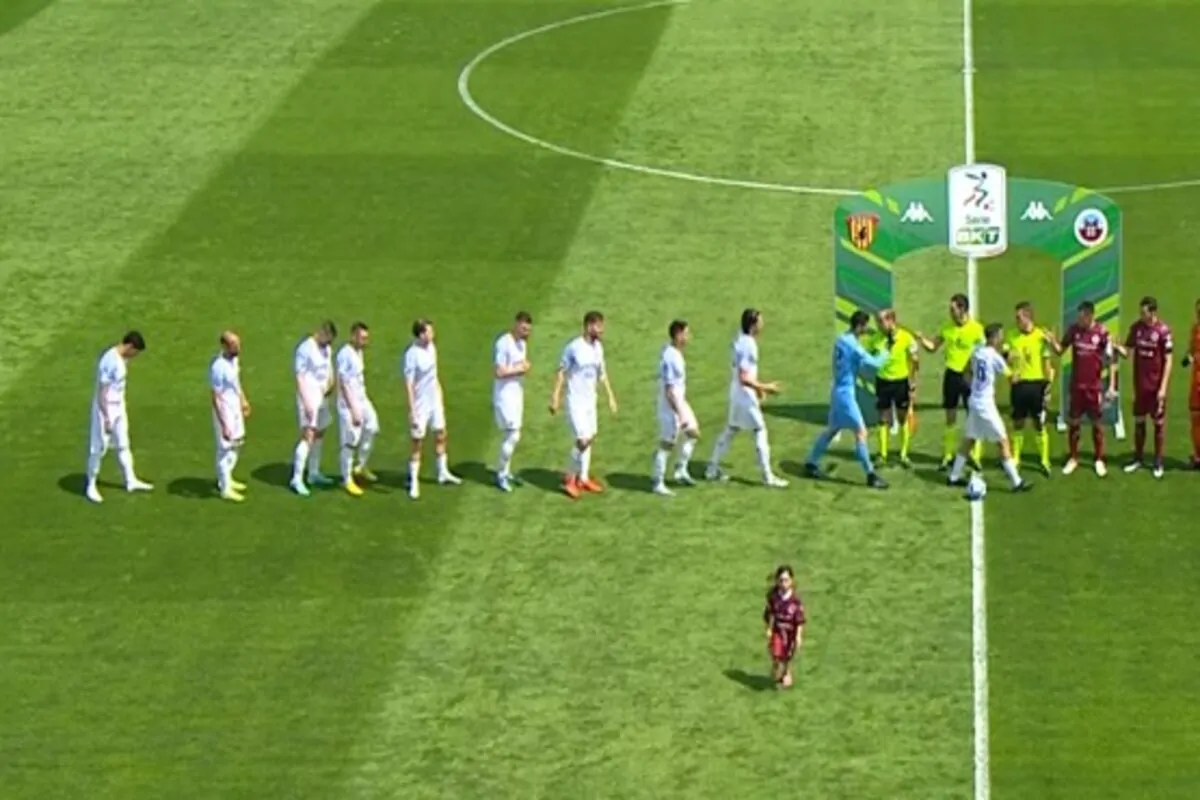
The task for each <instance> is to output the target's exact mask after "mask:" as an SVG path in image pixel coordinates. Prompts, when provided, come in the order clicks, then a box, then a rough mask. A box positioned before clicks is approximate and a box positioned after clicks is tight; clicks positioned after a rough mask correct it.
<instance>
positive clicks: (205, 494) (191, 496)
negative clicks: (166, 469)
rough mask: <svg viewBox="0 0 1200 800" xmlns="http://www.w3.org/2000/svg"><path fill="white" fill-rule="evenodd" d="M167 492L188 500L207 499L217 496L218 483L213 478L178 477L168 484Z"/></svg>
mask: <svg viewBox="0 0 1200 800" xmlns="http://www.w3.org/2000/svg"><path fill="white" fill-rule="evenodd" d="M167 494H169V495H173V496H174V497H183V498H186V499H188V500H206V499H209V498H212V497H216V496H217V494H218V493H217V484H216V481H214V480H213V479H212V478H195V477H190V478H176V479H175V480H173V481H171V482H170V483H168V484H167Z"/></svg>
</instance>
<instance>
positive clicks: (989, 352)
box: [968, 345, 1009, 409]
mask: <svg viewBox="0 0 1200 800" xmlns="http://www.w3.org/2000/svg"><path fill="white" fill-rule="evenodd" d="M1008 374H1009V369H1008V362H1007V361H1005V360H1004V356H1002V355H1000V353H999V352H997V351H996V349H995V348H994V347H991V346H989V345H984V346H983V347H977V348H975V352H974V353H972V354H971V399H970V400H969V401H968V402H969V403H970V404H971V405H972V406H974V407H976V408H989V409H990V408H995V406H996V382H997V380H998V379H999V378H1000V377H1002V376H1005V375H1008Z"/></svg>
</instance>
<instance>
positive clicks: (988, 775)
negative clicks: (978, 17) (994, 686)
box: [962, 0, 992, 800]
mask: <svg viewBox="0 0 1200 800" xmlns="http://www.w3.org/2000/svg"><path fill="white" fill-rule="evenodd" d="M974 12H975V9H974V2H973V0H963V4H962V15H963V21H962V49H963V66H962V73H963V151H964V153H963V154H964V157H965V163H967V164H974V163H975V23H974V19H973V17H972V15H973V14H974ZM967 298H968V299H969V300H970V302H971V308H972V309H976V308H979V262H978V261H977V260H976V259H974V258H968V259H967ZM970 506H971V673H972V676H973V679H974V680H973V685H974V692H973V694H974V702H973V709H974V729H975V800H990V798H991V794H992V768H991V752H990V750H991V747H990V744H989V741H988V734H989V731H988V726H989V718H988V638H987V637H988V635H987V539H986V536H985V534H984V525H983V502H982V501H981V500H975V501H972V502H971V504H970Z"/></svg>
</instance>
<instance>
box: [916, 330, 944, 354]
mask: <svg viewBox="0 0 1200 800" xmlns="http://www.w3.org/2000/svg"><path fill="white" fill-rule="evenodd" d="M913 335H914V336H916V338H917V341H918V342H920V343H921V347H924V348H925V350H926V352H929V353H936V352H937V351H938V350H940V349H941V348H942V345H944V344H945V343H946V340H945V339H944V338H942V335H941V334H940V333H939V334H937V335H936V336H934V337H933V338H930V337H928V336H926V335H925V334H923V333H921V332H920V331H914V332H913Z"/></svg>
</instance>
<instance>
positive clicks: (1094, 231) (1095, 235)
mask: <svg viewBox="0 0 1200 800" xmlns="http://www.w3.org/2000/svg"><path fill="white" fill-rule="evenodd" d="M1107 238H1108V217H1106V216H1104V213H1103V212H1101V211H1097V210H1096V209H1094V208H1085V209H1084V210H1083V211H1080V212H1079V214H1078V216H1076V217H1075V241H1077V242H1079V243H1080V244H1081V245H1083V246H1084V247H1096V246H1097V245H1099V244H1103V243H1104V240H1105V239H1107Z"/></svg>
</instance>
